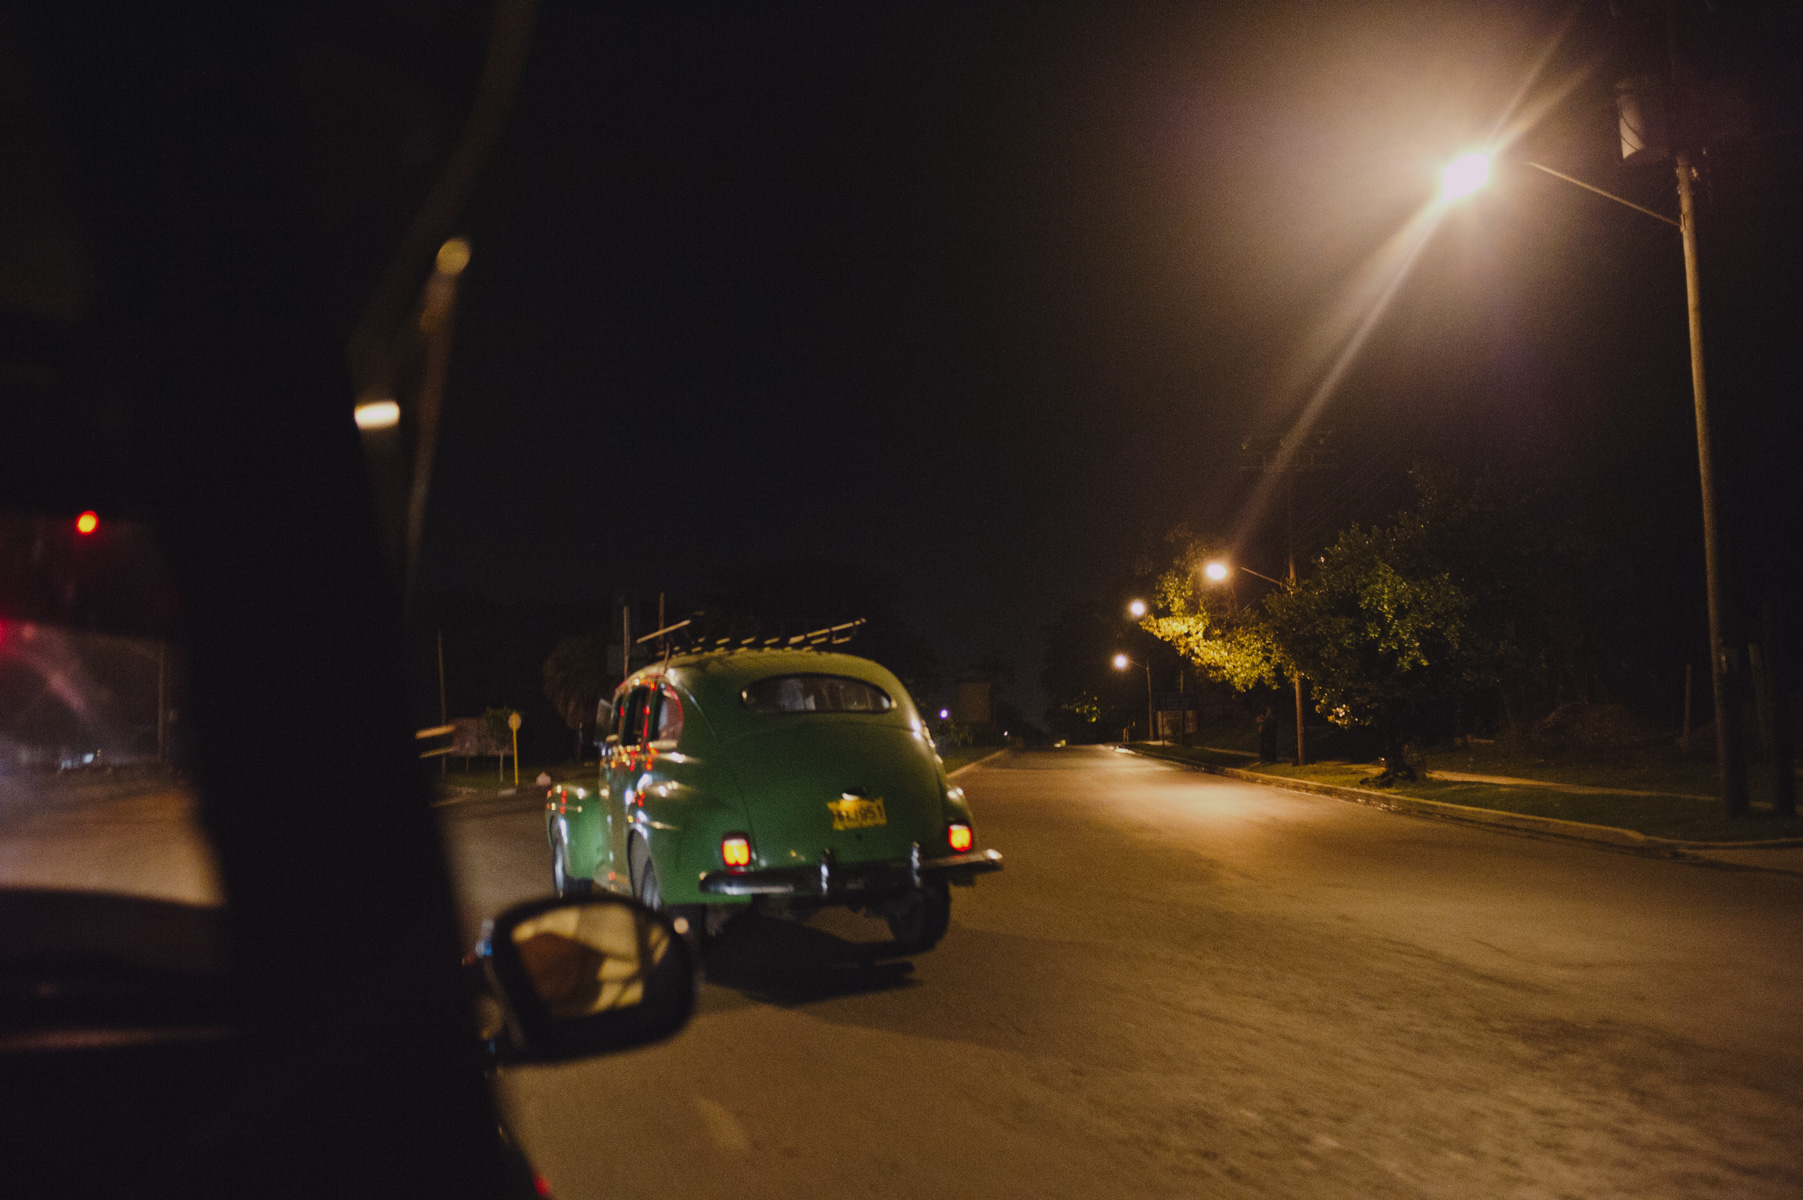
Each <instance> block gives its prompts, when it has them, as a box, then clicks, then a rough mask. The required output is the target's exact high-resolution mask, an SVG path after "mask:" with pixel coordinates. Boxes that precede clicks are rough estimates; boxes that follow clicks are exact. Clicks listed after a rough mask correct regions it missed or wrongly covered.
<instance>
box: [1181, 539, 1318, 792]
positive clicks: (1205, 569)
mask: <svg viewBox="0 0 1803 1200" xmlns="http://www.w3.org/2000/svg"><path fill="white" fill-rule="evenodd" d="M1233 569H1234V568H1233V566H1231V565H1229V564H1227V563H1225V562H1222V561H1221V560H1220V559H1216V560H1214V561H1213V562H1209V563H1204V564H1203V566H1202V574H1203V575H1204V576H1205V577H1206V578H1208V579H1210V580H1213V581H1214V582H1215V583H1225V582H1226V581H1227V579H1228V577H1229V576H1230V575H1232V573H1233ZM1239 569H1240V570H1242V571H1244V572H1245V573H1246V574H1248V575H1250V576H1252V577H1253V578H1254V579H1262V580H1264V581H1265V582H1266V583H1274V584H1276V585H1277V586H1278V587H1283V586H1284V582H1283V580H1281V579H1273V578H1272V577H1271V576H1269V575H1266V574H1264V573H1263V572H1261V571H1254V570H1253V569H1252V568H1251V567H1240V568H1239ZM1295 585H1296V556H1295V552H1294V547H1293V544H1292V550H1291V554H1290V586H1291V587H1294V586H1295ZM1290 683H1291V685H1292V687H1293V690H1294V691H1295V693H1296V765H1297V766H1299V767H1300V766H1304V765H1306V764H1307V763H1308V753H1307V748H1306V746H1305V745H1304V743H1303V734H1302V672H1300V671H1298V670H1296V669H1295V668H1294V667H1292V668H1291V670H1290Z"/></svg>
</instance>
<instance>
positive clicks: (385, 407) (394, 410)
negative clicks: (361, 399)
mask: <svg viewBox="0 0 1803 1200" xmlns="http://www.w3.org/2000/svg"><path fill="white" fill-rule="evenodd" d="M351 415H352V416H353V417H355V418H356V421H357V428H358V429H392V428H394V427H395V426H396V425H398V424H400V423H401V406H400V405H398V404H396V403H395V402H394V401H392V400H371V401H369V402H368V403H367V404H359V405H358V406H357V407H356V408H355V409H353V410H352V411H351Z"/></svg>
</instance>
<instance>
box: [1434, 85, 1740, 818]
mask: <svg viewBox="0 0 1803 1200" xmlns="http://www.w3.org/2000/svg"><path fill="white" fill-rule="evenodd" d="M1618 102H1619V101H1618ZM1628 115H1629V114H1628V112H1627V110H1626V109H1625V108H1624V109H1623V113H1622V118H1623V128H1624V130H1625V129H1627V128H1628V126H1629V121H1628ZM1624 136H1625V135H1624ZM1642 151H1646V153H1645V154H1642ZM1623 154H1624V156H1625V157H1627V158H1628V160H1629V161H1636V160H1638V159H1639V158H1645V159H1646V160H1647V161H1658V160H1659V159H1661V158H1664V157H1665V156H1666V155H1667V154H1669V155H1670V156H1671V158H1672V160H1673V165H1674V166H1675V167H1676V168H1677V173H1678V214H1679V219H1678V220H1676V221H1674V220H1672V219H1671V218H1670V217H1668V216H1666V215H1665V214H1664V213H1662V212H1655V211H1654V210H1653V209H1650V208H1647V207H1645V206H1643V205H1640V204H1636V203H1634V202H1633V201H1632V200H1629V199H1626V198H1625V197H1622V196H1617V195H1616V194H1615V193H1614V192H1608V191H1604V190H1603V189H1602V188H1600V187H1597V186H1596V185H1595V184H1591V183H1585V182H1584V181H1583V180H1582V179H1577V178H1574V177H1572V176H1570V175H1567V174H1565V173H1564V172H1562V171H1555V170H1553V169H1552V168H1551V167H1549V166H1546V165H1544V164H1542V163H1537V162H1524V163H1523V164H1522V165H1523V166H1529V167H1533V168H1534V169H1535V170H1537V171H1542V172H1544V173H1546V174H1548V175H1551V176H1553V177H1554V178H1555V179H1562V180H1564V181H1565V182H1566V183H1570V184H1575V185H1577V186H1578V187H1581V188H1583V189H1584V190H1585V191H1588V192H1595V193H1596V194H1597V195H1599V196H1602V197H1603V198H1605V199H1608V200H1613V201H1615V202H1616V203H1617V204H1621V205H1625V206H1626V207H1628V208H1631V209H1633V210H1635V211H1636V212H1640V213H1644V214H1646V215H1647V216H1649V217H1652V218H1653V219H1654V220H1656V221H1663V222H1664V223H1665V224H1667V225H1671V226H1674V227H1676V228H1677V230H1678V233H1679V236H1680V239H1681V241H1682V244H1683V249H1684V293H1685V302H1686V308H1687V309H1688V310H1689V317H1690V387H1691V396H1692V402H1693V405H1694V407H1695V409H1696V426H1697V476H1698V483H1699V484H1700V485H1701V489H1702V516H1703V581H1704V592H1705V597H1706V600H1707V606H1708V613H1709V674H1710V680H1711V683H1712V684H1713V690H1714V698H1715V712H1716V721H1715V761H1716V785H1717V789H1718V791H1719V792H1720V795H1721V801H1722V808H1723V810H1724V811H1725V812H1726V813H1727V815H1728V816H1729V817H1739V816H1744V815H1745V814H1746V811H1747V805H1748V799H1747V770H1746V761H1745V758H1744V755H1743V751H1742V743H1741V734H1740V716H1739V707H1738V705H1737V704H1736V703H1735V700H1734V697H1735V695H1736V693H1738V691H1739V690H1740V685H1739V682H1738V679H1737V676H1738V674H1739V668H1738V666H1737V665H1736V664H1737V659H1736V657H1735V653H1734V650H1733V648H1732V647H1733V644H1734V638H1733V636H1732V632H1731V629H1730V621H1731V614H1730V613H1729V608H1728V599H1727V597H1728V584H1727V580H1726V578H1725V576H1726V568H1725V566H1724V565H1723V563H1722V555H1721V550H1720V537H1719V534H1718V530H1717V513H1716V490H1715V452H1714V449H1713V446H1712V444H1711V440H1712V439H1711V423H1710V419H1709V393H1708V388H1707V386H1706V383H1705V377H1704V371H1703V307H1702V306H1703V298H1702V285H1701V283H1700V282H1699V280H1698V271H1697V236H1696V228H1697V226H1696V211H1695V204H1694V198H1693V196H1692V185H1693V184H1694V183H1695V181H1696V176H1697V171H1696V168H1695V167H1694V166H1693V165H1692V163H1691V155H1690V151H1688V150H1679V149H1675V148H1672V147H1664V148H1661V149H1658V150H1656V151H1655V150H1653V148H1651V147H1640V148H1638V149H1635V150H1633V151H1630V150H1629V148H1628V146H1627V145H1626V144H1625V143H1624V146H1623ZM1489 178H1490V159H1489V157H1488V156H1487V155H1483V154H1466V155H1462V156H1460V157H1459V158H1456V159H1454V160H1453V161H1452V162H1451V163H1450V164H1448V166H1447V168H1446V170H1445V171H1444V172H1443V173H1442V174H1441V176H1440V194H1441V197H1442V199H1443V200H1447V201H1451V200H1457V199H1458V198H1460V197H1461V196H1468V195H1470V194H1471V193H1472V192H1474V191H1476V190H1477V189H1478V188H1480V187H1483V186H1484V184H1485V182H1487V181H1488V180H1489Z"/></svg>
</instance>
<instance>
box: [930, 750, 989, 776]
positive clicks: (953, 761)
mask: <svg viewBox="0 0 1803 1200" xmlns="http://www.w3.org/2000/svg"><path fill="white" fill-rule="evenodd" d="M1000 749H1002V747H1000V746H941V747H939V757H940V759H941V760H943V761H944V763H945V770H946V773H947V774H950V773H951V772H953V771H956V770H957V769H958V768H959V767H968V766H969V765H970V764H971V763H973V762H976V761H977V760H978V759H979V758H988V757H989V756H990V755H991V754H994V753H995V752H996V751H997V750H1000Z"/></svg>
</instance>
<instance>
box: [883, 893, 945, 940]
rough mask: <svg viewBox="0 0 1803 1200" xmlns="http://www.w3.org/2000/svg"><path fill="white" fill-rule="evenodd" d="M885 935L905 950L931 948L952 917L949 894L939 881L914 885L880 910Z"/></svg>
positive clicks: (943, 934) (943, 933) (941, 935)
mask: <svg viewBox="0 0 1803 1200" xmlns="http://www.w3.org/2000/svg"><path fill="white" fill-rule="evenodd" d="M883 920H884V921H886V922H887V923H888V925H889V936H891V937H893V938H894V939H895V944H896V947H897V948H898V949H900V950H901V951H902V952H903V953H905V954H918V953H920V952H921V951H923V950H931V949H932V948H933V947H934V946H937V945H938V944H939V939H940V938H943V937H944V936H945V931H946V929H947V927H949V926H950V925H951V921H952V894H951V891H950V890H949V889H948V888H947V887H946V886H945V885H944V884H943V883H941V884H928V885H927V886H925V887H922V888H917V889H915V890H914V891H912V892H909V893H908V894H907V895H906V896H903V897H902V898H901V899H899V900H895V901H892V902H890V903H889V904H888V905H887V906H886V907H885V908H884V910H883Z"/></svg>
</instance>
